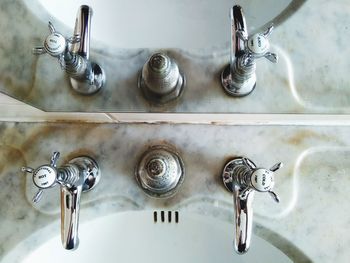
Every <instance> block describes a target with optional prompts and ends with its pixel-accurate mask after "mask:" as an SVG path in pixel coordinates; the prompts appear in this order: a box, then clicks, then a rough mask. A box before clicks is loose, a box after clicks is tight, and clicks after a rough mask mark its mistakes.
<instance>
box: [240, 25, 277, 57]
mask: <svg viewBox="0 0 350 263" xmlns="http://www.w3.org/2000/svg"><path fill="white" fill-rule="evenodd" d="M272 31H273V25H270V26H269V28H268V29H267V30H266V31H265V32H259V33H255V34H253V35H251V36H247V34H245V31H242V30H237V32H236V35H237V37H238V38H240V39H241V40H242V41H244V44H245V47H246V53H248V54H249V55H250V56H252V57H253V58H261V57H265V58H267V59H268V60H270V61H271V62H272V63H277V61H278V56H277V54H275V53H271V52H269V51H268V50H269V48H270V42H269V39H268V37H269V36H270V35H271V33H272Z"/></svg>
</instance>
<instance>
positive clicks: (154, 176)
mask: <svg viewBox="0 0 350 263" xmlns="http://www.w3.org/2000/svg"><path fill="white" fill-rule="evenodd" d="M184 174H185V171H184V164H183V161H182V160H181V158H180V156H179V155H178V154H177V152H176V151H175V150H174V149H173V148H172V147H170V146H167V145H156V146H153V147H151V148H150V149H149V150H147V151H146V152H145V153H144V154H143V155H142V157H141V160H140V162H139V164H138V166H137V167H136V171H135V175H136V180H137V182H138V183H139V185H140V187H141V188H142V190H144V191H145V193H146V194H148V195H150V196H153V197H170V196H172V195H173V194H175V192H176V189H177V188H178V186H179V185H181V183H182V182H183V179H184Z"/></svg>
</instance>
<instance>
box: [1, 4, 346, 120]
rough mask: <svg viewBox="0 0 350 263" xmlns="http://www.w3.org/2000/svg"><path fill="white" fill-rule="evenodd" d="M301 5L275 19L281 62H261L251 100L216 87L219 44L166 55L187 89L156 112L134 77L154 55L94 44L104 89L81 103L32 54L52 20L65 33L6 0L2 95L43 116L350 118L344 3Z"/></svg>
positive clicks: (46, 61) (60, 76)
mask: <svg viewBox="0 0 350 263" xmlns="http://www.w3.org/2000/svg"><path fill="white" fill-rule="evenodd" d="M303 2H304V1H293V4H292V5H291V7H290V8H289V9H288V11H287V12H284V13H283V14H281V16H279V17H276V18H275V19H274V21H273V22H274V23H275V24H276V29H275V31H274V33H273V34H272V36H271V43H272V50H273V51H275V52H277V53H278V54H279V56H280V61H279V63H278V64H277V65H273V64H271V63H269V62H268V61H266V60H259V62H258V65H257V78H258V82H257V88H256V90H255V91H254V92H253V93H252V94H251V95H250V96H248V97H246V98H241V99H237V98H232V97H229V96H227V95H226V94H225V92H224V91H223V89H222V87H221V85H220V80H219V75H220V73H221V70H222V69H223V67H224V66H225V64H226V63H228V60H229V43H228V41H226V40H223V43H222V46H221V47H213V48H208V50H183V49H182V50H181V49H167V48H166V47H164V48H163V50H164V51H166V52H167V53H168V54H169V55H171V56H172V57H174V58H175V59H176V60H177V62H178V64H179V66H180V68H181V69H182V71H184V73H185V75H186V79H187V87H186V89H185V91H184V94H183V96H182V98H181V99H180V100H179V101H177V102H176V103H173V104H171V105H167V106H164V107H157V106H154V105H150V104H149V103H148V102H147V101H146V100H145V99H144V98H143V96H142V95H141V92H140V90H139V89H138V88H137V77H138V74H139V72H140V70H141V68H142V66H143V64H144V63H145V61H146V60H147V58H148V57H149V56H150V55H151V54H152V53H153V52H154V51H155V50H150V49H142V47H140V49H112V48H110V47H108V46H106V45H104V44H102V43H99V42H93V43H92V50H91V57H92V58H93V59H94V60H95V61H98V62H99V63H100V64H101V65H102V66H103V67H104V69H105V71H106V75H107V86H106V87H105V88H104V89H103V90H102V91H101V92H99V93H98V94H96V95H94V96H91V97H86V96H81V95H78V94H75V93H74V92H73V91H72V90H71V88H70V87H69V84H68V79H67V77H66V76H65V74H64V73H63V72H62V71H61V70H60V68H59V65H58V63H57V61H55V59H54V58H51V57H49V56H40V57H36V56H33V55H31V53H30V51H31V48H32V47H33V46H36V45H38V44H40V43H42V41H43V38H44V37H45V36H46V35H47V24H46V23H44V22H43V21H48V20H52V21H53V22H54V23H55V25H56V27H57V28H59V29H60V31H61V32H62V33H64V34H67V35H70V34H71V32H70V30H69V29H68V28H67V27H65V26H64V25H62V24H61V23H59V22H58V21H56V20H55V19H53V18H52V17H50V16H49V14H48V13H46V12H45V10H44V9H43V8H42V7H40V6H37V5H38V3H37V2H36V1H35V0H28V1H26V2H25V3H26V4H27V5H34V7H33V8H32V9H34V10H36V13H35V14H33V13H32V12H31V11H29V9H28V8H27V6H26V4H25V3H24V2H23V1H22V0H14V1H12V0H11V1H10V0H5V1H2V2H1V3H0V7H1V8H0V32H1V33H2V37H1V39H0V46H1V49H0V59H1V64H0V91H1V92H4V93H6V94H8V95H10V96H12V97H15V98H18V99H19V100H21V101H24V102H26V103H28V104H30V105H33V106H36V107H38V108H40V109H43V110H45V111H87V112H198V113H205V112H206V113H225V112H235V113H328V114H333V113H338V114H346V113H350V99H349V98H350V94H349V92H350V89H349V88H348V86H349V77H348V73H347V69H348V68H349V67H350V65H349V63H350V62H349V60H348V59H345V58H346V56H344V54H349V53H350V47H349V45H347V43H348V42H349V36H350V34H349V30H350V29H349V27H348V25H349V24H350V20H349V19H350V18H349V16H348V13H349V11H350V6H349V5H348V1H347V0H339V1H337V3H333V2H331V1H319V0H308V1H305V2H304V3H303ZM300 5H301V6H300ZM299 6H300V8H299V9H298V10H297V11H296V12H295V13H294V14H292V13H293V12H294V11H295V10H294V9H296V7H299ZM39 18H40V19H39ZM247 23H249V21H247ZM95 30H96V29H95ZM228 36H229V32H228ZM228 38H229V37H227V39H228Z"/></svg>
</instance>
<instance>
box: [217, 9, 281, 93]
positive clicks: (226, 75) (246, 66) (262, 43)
mask: <svg viewBox="0 0 350 263" xmlns="http://www.w3.org/2000/svg"><path fill="white" fill-rule="evenodd" d="M230 19H231V52H230V64H229V65H227V66H226V67H225V69H224V70H223V72H222V74H221V84H222V86H223V88H224V90H225V91H226V92H227V93H228V94H229V95H231V96H234V97H243V96H246V95H248V94H250V93H251V92H252V91H253V90H254V89H255V86H256V74H255V70H256V62H255V60H256V59H258V58H261V57H265V58H267V59H268V60H269V61H271V62H273V63H277V60H278V56H277V55H276V54H274V53H271V52H269V48H270V43H269V40H268V36H269V35H270V34H271V33H272V30H273V26H272V25H271V26H270V27H269V28H268V29H267V30H266V31H265V32H263V33H256V34H254V35H251V36H249V35H248V30H247V26H246V22H245V17H244V14H243V10H242V7H240V6H238V5H235V6H234V7H233V8H232V9H231V12H230Z"/></svg>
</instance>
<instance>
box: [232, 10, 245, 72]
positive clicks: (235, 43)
mask: <svg viewBox="0 0 350 263" xmlns="http://www.w3.org/2000/svg"><path fill="white" fill-rule="evenodd" d="M230 20H231V52H230V54H231V60H230V65H231V69H233V68H234V63H235V61H236V59H237V58H239V57H240V56H242V55H243V54H244V53H245V42H244V40H243V39H242V38H241V37H239V36H238V35H242V36H244V37H245V38H247V37H248V30H247V25H246V22H245V17H244V15H243V10H242V7H240V6H239V5H235V6H233V7H232V9H231V10H230Z"/></svg>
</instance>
